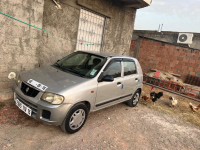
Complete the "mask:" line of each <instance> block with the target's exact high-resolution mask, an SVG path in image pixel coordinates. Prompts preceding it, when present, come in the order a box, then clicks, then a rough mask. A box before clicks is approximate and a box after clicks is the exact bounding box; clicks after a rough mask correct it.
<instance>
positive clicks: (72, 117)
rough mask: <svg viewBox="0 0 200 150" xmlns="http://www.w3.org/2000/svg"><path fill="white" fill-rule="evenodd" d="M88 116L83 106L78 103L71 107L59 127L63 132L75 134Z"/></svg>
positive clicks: (85, 107)
mask: <svg viewBox="0 0 200 150" xmlns="http://www.w3.org/2000/svg"><path fill="white" fill-rule="evenodd" d="M87 116H88V109H87V106H86V105H85V104H82V103H79V104H76V105H74V106H73V107H72V109H71V110H70V111H69V112H68V114H67V116H66V118H65V120H64V122H63V123H62V125H61V129H62V130H63V131H64V132H68V133H75V132H77V131H79V130H80V129H81V128H82V127H83V125H84V124H85V121H86V119H87Z"/></svg>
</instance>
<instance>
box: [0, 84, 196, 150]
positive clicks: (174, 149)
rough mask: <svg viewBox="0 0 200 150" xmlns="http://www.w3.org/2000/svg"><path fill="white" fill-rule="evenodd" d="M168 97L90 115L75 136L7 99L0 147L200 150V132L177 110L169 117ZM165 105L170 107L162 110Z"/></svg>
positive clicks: (0, 113) (1, 111) (0, 110)
mask: <svg viewBox="0 0 200 150" xmlns="http://www.w3.org/2000/svg"><path fill="white" fill-rule="evenodd" d="M145 90H147V91H148V90H149V87H147V86H145ZM168 94H169V93H168ZM172 96H173V94H172ZM174 96H175V95H174ZM166 97H167V96H166ZM166 97H164V98H163V99H161V101H159V102H158V103H156V105H155V106H153V105H152V103H151V102H149V103H148V104H146V103H144V102H142V101H141V102H140V103H139V104H138V106H137V107H135V108H130V107H128V106H127V105H125V104H118V105H115V106H113V107H109V108H106V109H104V110H100V111H98V112H94V113H90V114H89V117H88V120H87V122H86V124H85V125H84V127H83V128H82V129H81V130H80V131H79V132H77V133H75V134H72V135H70V134H66V133H63V132H62V131H61V130H60V128H59V127H56V126H49V125H46V124H44V123H41V122H38V121H36V120H34V119H32V118H30V117H28V116H26V115H25V114H24V113H23V112H22V111H20V110H19V109H18V108H17V107H16V106H15V104H14V102H13V101H8V102H6V103H5V104H1V105H0V149H2V150H4V149H5V150H10V149H11V150H13V149H15V150H27V149H33V150H37V149H44V150H46V149H48V150H68V149H69V150H87V149H92V150H100V149H105V150H110V149H119V150H122V149H123V150H130V149H132V150H135V149H136V150H150V149H159V150H167V149H170V150H179V149H181V150H199V149H200V140H199V139H200V128H199V127H198V126H197V125H196V124H195V125H193V123H191V122H189V121H186V120H184V119H183V118H182V117H181V115H178V114H179V109H177V110H176V111H177V112H175V113H174V114H173V113H166V111H165V110H167V107H168V110H169V112H172V111H175V110H174V108H170V107H169V106H167V105H166V103H167V101H166V102H165V99H166ZM178 98H179V97H178ZM162 101H164V103H163V102H162ZM162 105H163V106H164V107H166V109H164V110H162V109H159V108H161V106H162ZM181 105H182V104H181ZM179 107H181V106H179ZM189 111H190V110H189V109H188V112H189ZM182 113H183V112H182ZM186 113H187V112H186ZM191 114H194V113H192V112H191ZM194 115H197V116H199V114H198V113H197V114H194ZM199 117H200V116H199Z"/></svg>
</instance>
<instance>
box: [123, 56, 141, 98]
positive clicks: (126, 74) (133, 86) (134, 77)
mask: <svg viewBox="0 0 200 150" xmlns="http://www.w3.org/2000/svg"><path fill="white" fill-rule="evenodd" d="M122 66H123V80H122V82H123V91H122V93H123V95H130V94H133V93H134V92H135V91H136V90H137V87H138V84H139V82H140V78H139V74H138V70H137V67H136V63H135V61H134V60H133V59H123V62H122ZM129 98H131V96H130V97H129Z"/></svg>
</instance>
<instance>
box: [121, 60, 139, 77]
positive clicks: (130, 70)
mask: <svg viewBox="0 0 200 150" xmlns="http://www.w3.org/2000/svg"><path fill="white" fill-rule="evenodd" d="M123 64H124V76H128V75H132V74H137V68H136V65H135V62H134V61H132V60H124V61H123Z"/></svg>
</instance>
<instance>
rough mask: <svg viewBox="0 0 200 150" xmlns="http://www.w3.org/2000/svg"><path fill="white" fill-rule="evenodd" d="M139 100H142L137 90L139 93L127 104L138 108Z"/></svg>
mask: <svg viewBox="0 0 200 150" xmlns="http://www.w3.org/2000/svg"><path fill="white" fill-rule="evenodd" d="M139 100H140V91H139V90H137V91H136V92H135V93H134V94H133V96H132V98H131V99H130V100H129V101H127V104H128V105H129V106H130V107H135V106H137V104H138V102H139Z"/></svg>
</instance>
